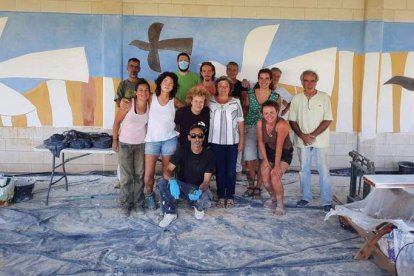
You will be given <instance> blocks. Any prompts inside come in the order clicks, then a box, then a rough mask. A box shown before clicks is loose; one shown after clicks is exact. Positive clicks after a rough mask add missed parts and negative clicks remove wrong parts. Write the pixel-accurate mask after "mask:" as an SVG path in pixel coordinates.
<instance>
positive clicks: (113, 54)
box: [0, 1, 414, 171]
mask: <svg viewBox="0 0 414 276" xmlns="http://www.w3.org/2000/svg"><path fill="white" fill-rule="evenodd" d="M11 2H14V3H15V8H17V7H18V3H20V2H19V1H11ZM34 2H36V1H34ZM49 2H50V1H49ZM55 2H56V1H55ZM61 2H65V7H66V8H67V7H68V6H71V4H70V5H69V4H68V3H72V2H75V1H61ZM86 2H87V1H85V3H86ZM95 2H96V3H101V4H107V5H108V4H111V3H112V2H117V1H112V2H111V1H95ZM109 2H111V3H109ZM121 2H125V1H121ZM131 2H134V1H131ZM135 2H136V1H135ZM154 2H157V1H154ZM172 2H174V1H172ZM190 2H191V1H190ZM248 2H249V1H245V2H244V5H247V4H248ZM270 2H275V1H270ZM279 2H281V1H279ZM282 2H283V1H282ZM290 2H292V1H285V4H286V5H287V4H289V3H290ZM299 2H300V1H294V2H293V7H284V9H285V10H282V9H283V8H281V7H280V8H277V7H273V9H274V10H279V11H285V12H286V13H284V14H289V13H288V12H287V11H288V10H287V9H292V11H296V12H298V13H301V12H303V13H304V14H308V15H310V14H312V12H311V11H312V9H315V10H317V11H319V12H320V14H325V13H324V11H325V12H326V14H331V15H332V14H336V13H339V11H335V10H336V8H338V9H342V10H343V11H349V10H352V11H353V12H352V13H351V16H349V13H348V17H351V18H350V20H346V21H338V20H336V21H330V20H289V19H249V20H246V19H240V18H226V19H223V18H220V19H217V18H200V17H171V16H168V17H166V16H136V15H134V14H135V11H136V10H137V11H138V10H140V9H138V8H136V7H137V6H136V5H138V7H139V6H140V5H143V4H141V3H134V4H133V15H128V12H127V11H129V10H130V6H128V4H127V3H123V5H122V10H121V11H120V12H119V13H123V15H122V14H112V15H108V14H106V15H104V14H92V15H91V14H62V13H42V12H30V13H26V12H20V11H1V12H0V49H1V51H0V116H1V117H0V118H1V120H0V126H1V128H0V133H1V134H2V135H1V136H0V153H1V156H0V171H46V170H48V169H49V167H48V163H50V160H49V159H50V156H48V155H47V154H42V153H34V152H31V148H32V147H33V146H35V145H36V144H38V143H41V141H42V140H43V139H45V138H47V137H48V136H49V135H50V134H51V133H54V132H61V131H63V130H64V129H70V128H73V127H76V128H80V129H85V127H87V128H86V129H88V130H98V131H102V129H104V130H106V129H110V128H111V127H112V122H113V116H114V112H115V106H114V103H113V96H114V93H115V92H114V91H115V90H116V87H117V85H118V83H119V81H120V80H121V79H122V78H125V77H126V76H125V74H126V71H125V70H124V68H125V62H126V60H127V59H128V58H130V57H133V56H135V57H138V58H139V59H140V60H141V65H142V66H141V67H142V69H141V73H140V77H144V78H147V79H149V80H153V79H155V78H156V76H157V75H158V74H159V71H165V70H169V71H175V70H176V63H175V60H176V55H177V51H181V50H183V49H185V50H189V51H191V52H192V68H191V69H192V70H193V71H198V65H199V64H200V63H201V62H203V61H206V60H210V61H213V62H214V63H215V65H216V69H217V75H221V74H224V65H225V64H226V63H227V62H228V61H230V60H234V61H236V62H238V63H239V64H240V66H241V73H240V77H246V78H248V79H249V80H250V81H251V82H254V81H255V79H256V78H257V76H256V74H257V71H258V69H260V68H262V67H273V66H278V67H280V68H281V69H282V70H283V72H284V73H283V75H282V79H281V83H282V84H283V85H284V86H285V87H286V88H287V89H288V91H289V92H290V93H291V94H292V95H294V94H295V93H300V92H301V87H300V82H299V75H300V72H302V71H303V70H305V69H314V70H316V71H317V72H318V73H319V75H320V81H319V83H318V88H319V90H321V91H325V92H327V93H329V94H330V95H331V99H332V104H333V111H334V114H335V116H334V117H335V120H334V123H333V124H332V127H331V130H332V146H331V149H330V159H331V161H332V162H331V164H332V166H333V167H347V166H349V157H348V156H347V153H348V152H349V151H350V150H352V149H359V150H360V151H362V152H363V153H365V154H367V155H368V157H370V158H372V159H374V161H375V162H376V164H377V167H385V168H392V167H395V166H396V162H398V161H399V160H402V159H404V160H412V159H413V156H412V155H413V154H412V153H413V152H414V121H413V120H411V118H413V115H414V114H413V113H414V108H413V107H414V91H412V90H414V88H413V86H414V85H413V84H412V82H413V81H414V79H413V78H414V72H413V68H412V66H413V64H414V63H413V61H412V59H413V51H414V34H413V33H414V31H413V30H414V28H413V27H414V24H413V23H410V22H386V21H385V20H379V21H358V20H355V17H356V16H355V15H356V14H360V13H358V12H357V11H359V12H360V11H363V12H362V14H363V15H364V17H365V18H367V17H375V16H377V14H376V13H375V11H376V9H378V6H380V7H381V11H382V16H383V18H384V17H387V18H388V19H390V18H391V17H392V16H391V12H392V15H393V17H394V19H395V16H396V15H398V13H397V11H398V10H399V9H402V8H400V7H402V6H404V7H405V8H407V7H408V8H410V7H411V6H410V5H411V4H410V3H409V1H408V2H407V1H405V2H404V3H401V1H400V2H398V1H397V2H395V5H394V6H389V2H387V1H380V2H381V3H380V4H381V5H378V2H379V1H365V2H364V1H316V7H312V5H314V3H315V1H304V2H303V3H302V2H301V3H302V4H300V3H299ZM351 2H353V3H354V4H353V5H354V6H353V7H345V8H344V7H343V6H344V5H350V3H351ZM361 2H362V6H361ZM2 3H3V2H2ZM76 3H78V2H76ZM96 3H95V4H96ZM256 3H257V2H256ZM259 3H260V1H259ZM306 3H307V4H306ZM338 3H339V4H340V5H341V6H339V7H338ZM345 3H347V4H345ZM3 4H4V3H3ZM112 4H114V5H116V4H115V3H112ZM208 4H211V3H209V2H208V1H207V5H208ZM276 4H277V3H276ZM276 4H275V5H276ZM42 5H43V2H42ZM153 5H158V6H157V11H158V13H162V11H164V13H166V12H165V11H167V9H162V7H163V6H162V5H163V4H157V3H155V4H153ZM269 5H270V4H269ZM279 5H280V3H279ZM295 5H296V6H295ZM301 5H302V6H301ZM309 5H310V7H309ZM324 5H325V6H324ZM328 5H331V6H330V7H329V6H328ZM335 5H336V8H335ZM398 5H400V6H398ZM35 6H36V5H35ZM179 6H180V7H181V8H180V7H178V6H176V7H175V8H176V9H173V10H175V11H176V12H177V11H179V12H181V14H183V13H184V12H183V11H184V10H188V9H185V8H188V7H190V6H189V5H187V6H186V7H185V8H183V7H182V6H185V5H179ZM91 7H93V5H92V6H91ZM95 7H96V6H95ZM105 7H106V6H105ZM145 7H146V8H147V9H148V8H149V7H151V5H145ZM191 7H193V8H194V7H203V6H202V5H196V6H194V5H192V6H191ZM387 7H388V9H387ZM390 7H397V10H392V9H390ZM0 8H1V5H0ZM221 8H222V10H223V12H225V11H226V10H227V9H226V7H221ZM227 8H229V7H227ZM31 9H32V10H33V7H31ZM34 9H35V8H34ZM230 9H232V14H234V11H240V14H241V15H243V14H244V13H243V12H242V11H243V9H238V10H237V9H236V8H235V7H230ZM5 10H13V9H12V7H11V6H10V7H9V8H6V9H5ZM141 10H142V9H141ZM207 10H208V11H209V12H210V15H211V14H214V13H213V12H212V11H214V9H213V8H212V6H208V9H207ZM259 10H260V9H259V8H258V7H251V11H252V14H253V15H255V16H257V14H258V11H259ZM83 13H88V11H84V12H83ZM193 14H197V12H193ZM279 14H280V13H279ZM315 14H317V13H315ZM345 14H346V12H345ZM166 15H171V14H166ZM177 15H180V14H177ZM193 16H194V15H193ZM205 17H211V16H209V15H207V16H205ZM232 17H234V16H232ZM241 17H243V16H241ZM265 17H266V16H265ZM267 17H269V16H267ZM303 17H306V16H303ZM308 17H312V16H308ZM317 17H318V16H317ZM320 17H323V16H319V19H327V18H320ZM332 17H333V16H332ZM295 19H298V18H295ZM303 19H308V18H303ZM336 19H337V18H336ZM351 20H352V21H351ZM401 21H403V20H401ZM404 21H407V20H404ZM408 21H409V20H408ZM158 35H159V42H160V43H159V44H156V43H154V41H153V43H152V44H151V43H148V42H149V41H150V39H149V36H155V37H156V36H158ZM138 41H139V42H138ZM166 41H168V45H169V46H168V47H167V46H165V44H166ZM190 41H191V42H192V44H191V43H190ZM171 43H172V45H173V46H171ZM134 44H135V46H134ZM137 46H139V47H137ZM149 49H151V50H152V52H151V55H149V51H148V50H149ZM149 56H151V57H150V58H149ZM157 58H158V59H157ZM396 76H399V78H394V79H392V78H393V77H396ZM387 81H389V82H390V84H384V83H385V82H387ZM33 127H39V128H38V129H36V130H34V128H33ZM22 134H23V135H22ZM401 137H403V138H401ZM398 147H400V148H401V149H398ZM407 152H409V153H407ZM401 158H402V159H401ZM85 164H91V166H87V167H85ZM102 164H104V165H102ZM114 164H116V158H115V157H114V156H112V157H98V156H95V157H90V159H89V160H86V161H85V163H79V164H77V165H75V166H74V167H72V169H73V170H81V171H82V170H83V171H85V170H88V169H97V168H98V169H113V167H114ZM294 164H297V160H295V162H294Z"/></svg>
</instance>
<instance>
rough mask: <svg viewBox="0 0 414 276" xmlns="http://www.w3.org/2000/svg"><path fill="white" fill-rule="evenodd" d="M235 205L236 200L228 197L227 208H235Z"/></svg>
mask: <svg viewBox="0 0 414 276" xmlns="http://www.w3.org/2000/svg"><path fill="white" fill-rule="evenodd" d="M233 207H234V200H233V199H227V202H226V208H233Z"/></svg>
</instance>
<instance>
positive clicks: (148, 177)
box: [144, 154, 158, 194]
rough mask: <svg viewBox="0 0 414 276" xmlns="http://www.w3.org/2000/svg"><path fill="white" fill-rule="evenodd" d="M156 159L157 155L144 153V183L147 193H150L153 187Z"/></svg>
mask: <svg viewBox="0 0 414 276" xmlns="http://www.w3.org/2000/svg"><path fill="white" fill-rule="evenodd" d="M157 159H158V156H157V155H151V154H145V175H144V183H145V189H146V193H147V194H152V192H153V189H154V173H155V164H156V162H157Z"/></svg>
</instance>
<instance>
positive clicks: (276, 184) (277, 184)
mask: <svg viewBox="0 0 414 276" xmlns="http://www.w3.org/2000/svg"><path fill="white" fill-rule="evenodd" d="M288 168H289V164H288V163H285V162H283V161H282V162H281V163H280V166H279V169H280V171H281V172H282V175H283V174H284V173H285V172H286V170H287V169H288ZM282 175H280V176H279V175H277V174H276V172H275V170H272V172H271V178H272V186H273V190H274V191H275V193H276V200H277V207H276V211H275V214H276V215H278V216H282V215H284V214H285V210H284V208H283V196H284V189H283V184H282Z"/></svg>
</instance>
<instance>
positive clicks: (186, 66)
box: [174, 53, 200, 108]
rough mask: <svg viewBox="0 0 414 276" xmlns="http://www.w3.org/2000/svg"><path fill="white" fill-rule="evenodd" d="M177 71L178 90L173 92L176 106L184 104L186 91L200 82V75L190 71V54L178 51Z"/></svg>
mask: <svg viewBox="0 0 414 276" xmlns="http://www.w3.org/2000/svg"><path fill="white" fill-rule="evenodd" d="M177 65H178V71H177V72H176V73H175V74H176V75H177V77H178V90H177V94H175V100H174V104H175V106H176V107H178V108H179V107H183V106H186V105H187V104H186V97H187V93H188V91H189V90H190V89H191V87H193V86H194V85H196V84H198V83H200V76H199V75H198V74H196V73H193V72H191V71H190V56H189V55H188V54H187V53H179V54H178V56H177Z"/></svg>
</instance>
